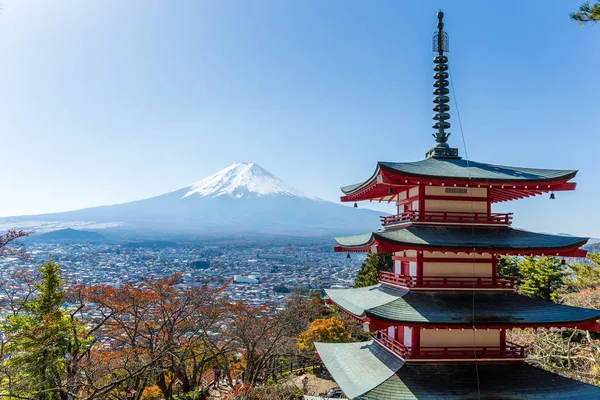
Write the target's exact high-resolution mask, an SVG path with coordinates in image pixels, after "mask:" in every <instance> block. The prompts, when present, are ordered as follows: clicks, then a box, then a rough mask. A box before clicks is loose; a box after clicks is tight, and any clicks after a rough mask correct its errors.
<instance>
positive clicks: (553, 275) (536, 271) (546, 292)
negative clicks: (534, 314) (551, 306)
mask: <svg viewBox="0 0 600 400" xmlns="http://www.w3.org/2000/svg"><path fill="white" fill-rule="evenodd" d="M519 274H520V275H521V280H520V283H519V287H518V292H519V293H521V294H524V295H527V296H530V297H538V298H540V299H544V300H555V299H556V296H557V290H558V289H560V288H561V287H562V286H563V280H564V277H565V276H566V275H567V271H566V270H565V268H564V267H563V265H562V262H561V260H559V259H558V258H556V257H546V256H544V257H538V258H534V257H525V258H524V259H523V260H522V261H519Z"/></svg>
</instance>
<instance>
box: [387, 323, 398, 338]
mask: <svg viewBox="0 0 600 400" xmlns="http://www.w3.org/2000/svg"><path fill="white" fill-rule="evenodd" d="M387 334H388V336H389V337H391V338H395V337H396V327H395V326H388V328H387Z"/></svg>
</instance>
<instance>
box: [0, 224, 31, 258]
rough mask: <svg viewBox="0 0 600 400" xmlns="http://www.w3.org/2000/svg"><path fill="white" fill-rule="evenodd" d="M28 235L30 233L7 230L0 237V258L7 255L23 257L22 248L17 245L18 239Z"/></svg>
mask: <svg viewBox="0 0 600 400" xmlns="http://www.w3.org/2000/svg"><path fill="white" fill-rule="evenodd" d="M30 234H31V232H27V231H23V230H18V231H17V230H9V231H7V232H6V233H5V234H4V235H0V258H2V257H4V256H7V255H13V256H19V257H23V256H24V253H23V247H22V246H21V245H20V244H19V239H21V238H25V237H28V236H29V235H30Z"/></svg>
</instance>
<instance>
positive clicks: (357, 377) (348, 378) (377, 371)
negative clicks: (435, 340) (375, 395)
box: [315, 341, 404, 398]
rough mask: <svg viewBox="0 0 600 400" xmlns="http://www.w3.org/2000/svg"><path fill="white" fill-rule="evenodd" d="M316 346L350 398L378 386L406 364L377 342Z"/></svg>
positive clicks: (333, 375)
mask: <svg viewBox="0 0 600 400" xmlns="http://www.w3.org/2000/svg"><path fill="white" fill-rule="evenodd" d="M315 347H316V348H317V352H318V353H319V356H320V357H321V359H322V360H323V361H324V362H325V363H326V365H327V369H328V370H329V372H330V373H331V376H332V377H333V379H335V381H336V382H337V384H338V385H340V387H341V388H342V390H343V391H344V393H345V394H346V396H348V397H349V398H355V397H356V396H360V395H361V394H363V393H365V392H368V391H370V390H371V389H373V388H376V387H377V386H378V385H380V384H382V383H383V382H385V381H386V380H387V379H389V378H390V377H392V376H393V375H394V374H395V373H396V371H398V370H399V369H400V368H401V367H402V365H403V364H404V362H403V361H402V360H400V359H399V358H398V357H396V356H394V355H392V354H391V353H390V352H388V351H387V350H385V349H383V348H382V347H381V346H379V345H377V344H376V343H373V341H369V342H359V343H315Z"/></svg>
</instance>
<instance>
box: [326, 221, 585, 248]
mask: <svg viewBox="0 0 600 400" xmlns="http://www.w3.org/2000/svg"><path fill="white" fill-rule="evenodd" d="M335 240H336V242H337V243H338V244H339V245H340V246H342V247H345V248H348V249H351V248H360V247H365V246H370V245H371V244H372V243H373V242H374V241H375V240H380V241H383V242H387V243H394V244H400V245H408V246H410V245H415V246H430V247H446V248H453V247H455V248H477V249H478V250H486V249H489V250H493V249H510V250H521V249H522V250H524V251H525V250H528V249H530V250H532V249H562V248H573V247H579V246H583V245H584V244H585V243H586V242H587V240H588V239H587V238H583V237H575V236H557V235H547V234H543V233H535V232H528V231H524V230H520V229H512V228H482V227H475V228H471V227H446V226H445V227H441V226H440V227H438V226H425V225H409V226H407V227H404V228H397V229H387V230H379V231H376V232H372V233H365V234H362V235H355V236H343V237H336V238H335Z"/></svg>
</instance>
